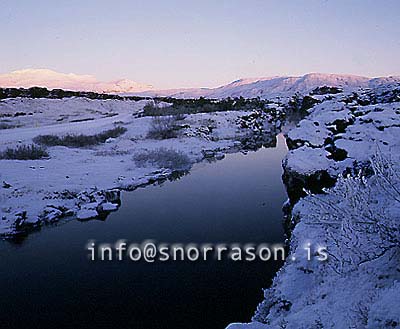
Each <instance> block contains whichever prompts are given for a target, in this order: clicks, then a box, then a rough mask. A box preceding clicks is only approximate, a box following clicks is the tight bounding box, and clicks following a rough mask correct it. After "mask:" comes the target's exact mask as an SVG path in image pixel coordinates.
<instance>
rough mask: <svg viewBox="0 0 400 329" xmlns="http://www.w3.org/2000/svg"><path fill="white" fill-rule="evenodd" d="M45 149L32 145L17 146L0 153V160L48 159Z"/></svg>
mask: <svg viewBox="0 0 400 329" xmlns="http://www.w3.org/2000/svg"><path fill="white" fill-rule="evenodd" d="M48 156H49V154H48V153H47V151H46V149H44V148H43V147H41V146H37V145H34V144H30V145H18V146H17V147H16V148H10V147H9V148H7V149H6V150H5V151H3V152H0V159H7V160H37V159H42V158H46V157H48Z"/></svg>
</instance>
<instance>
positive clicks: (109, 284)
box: [0, 137, 286, 329]
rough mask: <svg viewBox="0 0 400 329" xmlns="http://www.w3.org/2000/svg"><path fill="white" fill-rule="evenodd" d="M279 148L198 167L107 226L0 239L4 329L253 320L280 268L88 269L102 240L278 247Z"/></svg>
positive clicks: (144, 195) (138, 198) (126, 197)
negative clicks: (90, 246) (90, 245)
mask: <svg viewBox="0 0 400 329" xmlns="http://www.w3.org/2000/svg"><path fill="white" fill-rule="evenodd" d="M285 153H286V147H285V145H284V141H283V138H282V137H279V138H278V146H277V147H276V148H269V149H261V150H259V151H257V152H250V153H248V155H242V154H231V155H228V156H227V157H226V158H225V159H224V160H222V161H218V162H216V163H212V164H206V163H202V164H199V165H197V166H195V168H194V169H193V170H192V172H191V173H190V174H189V175H187V176H185V177H183V178H182V179H180V180H179V181H174V182H166V183H164V184H163V185H162V186H150V187H146V188H145V189H139V190H136V191H134V192H129V193H128V192H127V193H124V194H123V197H122V206H121V208H120V210H119V211H117V212H115V213H113V214H112V215H110V216H109V217H108V218H107V220H106V221H104V222H101V221H90V222H78V221H72V222H70V223H67V224H65V225H63V226H59V227H53V228H46V229H43V230H42V231H41V232H38V233H35V234H32V235H30V236H29V237H28V238H27V239H26V240H25V241H24V242H23V243H22V244H20V245H16V244H11V243H9V242H0V257H1V258H0V284H1V291H0V293H1V296H0V327H1V328H15V327H16V328H23V327H24V326H26V327H27V328H44V327H45V326H49V325H51V326H52V327H53V328H61V327H70V328H146V329H147V328H151V329H152V328H162V329H168V328H174V329H178V328H187V329H194V328H202V329H205V328H225V326H226V325H227V324H228V323H230V322H237V321H249V320H250V318H251V316H252V315H253V312H254V310H255V308H256V306H257V304H258V303H259V302H260V301H261V300H262V297H263V296H262V290H261V288H263V287H266V286H267V285H268V284H269V282H270V280H271V278H272V277H273V275H274V273H275V272H276V270H277V269H278V267H279V266H280V265H281V264H279V263H278V262H261V261H258V262H232V261H222V262H217V261H214V260H209V261H207V262H164V263H157V262H156V263H151V264H149V263H144V262H141V263H134V262H131V261H124V262H118V261H113V262H90V261H89V260H88V257H87V256H88V252H87V251H86V250H85V249H84V248H85V245H86V243H87V241H88V239H94V240H96V241H97V242H115V241H116V240H119V239H126V240H128V242H141V241H143V240H146V239H154V240H156V241H159V242H197V243H204V242H216V243H220V242H226V243H230V242H240V243H247V242H254V243H259V242H266V243H272V242H282V241H283V239H284V237H283V228H282V222H281V220H282V212H281V206H282V203H283V202H284V200H285V199H286V194H285V191H284V187H283V185H282V182H281V159H282V158H283V156H284V155H285Z"/></svg>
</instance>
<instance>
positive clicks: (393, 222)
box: [228, 87, 400, 329]
mask: <svg viewBox="0 0 400 329" xmlns="http://www.w3.org/2000/svg"><path fill="white" fill-rule="evenodd" d="M319 100H320V101H322V102H321V103H319V104H317V105H315V106H314V107H313V108H311V109H310V110H309V111H308V115H307V116H306V118H305V119H303V120H302V121H301V122H300V123H299V124H298V125H297V127H296V128H295V129H293V130H291V131H290V132H289V133H288V139H287V142H288V146H289V148H290V151H289V154H288V155H287V157H286V159H285V161H284V164H283V165H284V170H285V174H284V181H285V184H286V186H287V190H288V194H289V197H290V199H291V200H290V202H291V207H293V206H294V207H293V209H292V210H291V215H290V217H289V219H288V221H290V222H289V223H288V225H289V226H290V227H291V230H292V231H291V238H290V254H289V257H288V259H287V261H286V263H285V265H284V266H283V268H282V269H281V270H280V271H279V272H278V274H277V276H276V278H275V279H274V282H273V285H272V287H271V288H269V289H266V290H265V292H264V295H265V300H264V301H263V302H262V303H261V304H260V305H259V307H258V309H257V311H256V314H255V316H254V317H253V319H252V320H253V322H251V323H249V324H232V325H230V326H229V327H228V328H229V329H242V328H243V329H264V328H365V327H367V328H388V327H397V326H399V324H400V314H399V312H398V307H399V305H400V299H399V298H400V297H399V296H400V284H399V279H400V267H399V264H400V252H399V246H400V243H399V241H400V229H399V228H400V226H399V225H400V194H399V191H400V189H399V187H400V179H399V169H400V168H399V163H400V162H399V160H400V152H399V151H400V138H399V134H400V89H399V88H397V89H396V88H394V87H392V88H387V89H385V88H382V89H381V88H379V89H376V90H365V91H363V92H359V93H358V94H338V95H335V96H331V95H330V96H326V97H321V98H320V99H319ZM347 175H349V176H348V177H347ZM335 183H336V185H335V187H333V188H331V189H328V190H325V192H326V194H318V195H313V194H312V193H311V194H310V195H308V196H307V193H306V192H305V191H304V190H308V191H311V192H313V193H320V192H321V189H323V188H330V187H332V185H334V184H335ZM307 243H311V244H312V246H313V247H312V248H313V250H314V251H315V248H316V247H318V246H323V247H326V248H327V250H328V252H329V259H328V261H326V262H320V261H318V260H316V259H315V258H313V259H312V261H309V260H307V256H306V255H305V252H304V246H306V245H307ZM293 257H294V258H293Z"/></svg>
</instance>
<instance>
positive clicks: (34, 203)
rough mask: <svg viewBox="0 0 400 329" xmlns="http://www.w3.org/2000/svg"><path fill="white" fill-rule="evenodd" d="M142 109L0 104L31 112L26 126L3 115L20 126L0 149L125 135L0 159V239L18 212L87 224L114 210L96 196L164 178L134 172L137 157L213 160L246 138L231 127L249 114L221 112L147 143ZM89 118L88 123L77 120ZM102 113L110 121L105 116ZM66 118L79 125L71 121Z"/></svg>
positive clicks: (115, 104)
mask: <svg viewBox="0 0 400 329" xmlns="http://www.w3.org/2000/svg"><path fill="white" fill-rule="evenodd" d="M146 103H147V101H139V102H133V101H115V100H111V101H110V100H104V101H100V100H88V99H85V98H65V99H19V98H18V99H6V100H4V101H3V102H1V103H0V113H15V112H17V111H26V112H29V113H30V112H31V113H33V114H32V115H31V116H29V118H27V119H26V120H22V119H21V118H22V117H19V116H17V117H14V116H10V117H7V119H9V120H10V121H11V122H10V123H11V124H15V123H17V122H18V125H19V126H20V127H18V128H14V129H3V130H0V140H1V144H0V151H2V150H4V149H5V148H7V147H15V146H16V145H18V144H29V143H32V139H33V138H34V137H36V136H38V135H43V134H55V135H63V134H66V133H74V134H95V133H99V132H102V131H104V130H107V129H110V128H112V127H114V126H116V125H119V126H123V127H125V128H126V129H127V131H126V133H124V134H123V135H122V136H120V137H118V138H115V139H109V140H107V143H104V144H101V145H98V146H93V147H88V148H68V147H64V146H56V147H49V148H48V149H47V150H48V153H49V155H50V158H49V159H42V160H28V161H22V160H0V182H2V181H5V182H7V184H10V185H11V187H10V188H1V189H0V200H1V202H0V218H3V220H0V234H10V233H13V232H14V229H15V223H16V220H17V218H20V217H21V215H18V214H19V213H20V212H21V211H26V219H24V222H25V223H28V222H30V221H33V222H37V221H38V218H44V219H45V220H46V221H49V222H51V221H55V220H57V219H58V218H59V217H60V213H61V214H62V217H64V216H67V215H68V214H69V215H71V214H72V215H73V214H77V216H78V218H80V219H87V218H92V217H95V216H97V214H98V212H99V209H101V210H104V211H111V210H115V208H116V207H117V205H116V203H115V202H111V204H109V202H108V201H107V200H106V199H105V197H104V193H101V191H107V190H110V189H115V188H118V189H121V188H123V189H135V188H137V187H138V186H143V185H146V184H149V183H151V182H153V181H154V180H157V179H165V178H167V177H168V176H169V175H170V174H171V170H169V169H163V168H157V167H154V166H151V165H148V166H146V167H137V166H136V165H135V162H134V161H133V157H134V156H135V155H136V154H140V153H143V152H146V151H148V150H155V149H159V148H161V147H165V148H167V149H174V150H177V151H180V152H183V153H184V154H186V155H187V156H188V157H189V159H190V161H191V162H192V163H194V162H197V161H201V160H202V159H203V158H204V156H203V151H204V150H212V151H213V152H214V154H215V155H216V158H218V159H222V158H223V157H224V153H226V152H228V151H229V150H230V149H231V148H237V146H238V144H237V143H238V141H239V140H240V139H241V138H242V137H244V136H247V134H248V131H247V130H246V129H241V128H239V126H238V125H237V123H236V122H237V121H238V118H239V117H240V116H243V115H245V114H248V113H249V112H240V111H237V112H229V111H228V112H216V113H209V114H195V115H187V116H186V118H185V119H184V120H182V121H178V123H179V124H180V125H183V126H185V127H186V126H189V127H187V128H183V129H181V130H180V136H179V137H178V138H172V139H165V140H154V139H149V138H147V132H148V130H149V128H150V124H151V120H152V118H150V117H138V113H139V112H140V111H141V110H142V108H143V107H144V105H145V104H146ZM88 112H89V113H90V115H91V116H92V117H93V120H90V121H79V119H82V118H85V117H86V116H87V113H88ZM109 112H112V113H115V114H116V115H114V116H112V117H110V116H107V115H105V114H106V113H109ZM61 115H63V116H68V118H66V119H65V122H61V123H60V122H59V121H57V119H58V118H59V117H60V116H61ZM27 117H28V116H27ZM72 118H73V120H78V121H79V122H71V119H72ZM210 124H212V125H213V126H214V127H215V128H214V129H213V131H212V133H211V132H210V131H209V130H208V129H206V127H208V126H209V125H210ZM239 144H240V142H239ZM82 192H84V193H83V194H82ZM97 193H100V196H97ZM93 202H94V203H93ZM49 207H50V208H51V209H52V210H51V211H49V209H50V208H49Z"/></svg>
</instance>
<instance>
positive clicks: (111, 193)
mask: <svg viewBox="0 0 400 329" xmlns="http://www.w3.org/2000/svg"><path fill="white" fill-rule="evenodd" d="M104 194H105V198H106V200H107V202H111V203H119V202H120V199H121V191H120V190H117V189H113V190H108V191H105V192H104Z"/></svg>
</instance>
